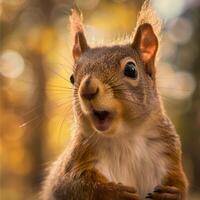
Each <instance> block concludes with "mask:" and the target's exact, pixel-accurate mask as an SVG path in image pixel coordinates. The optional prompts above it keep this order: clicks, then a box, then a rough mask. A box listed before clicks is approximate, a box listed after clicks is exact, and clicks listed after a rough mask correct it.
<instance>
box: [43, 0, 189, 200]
mask: <svg viewBox="0 0 200 200" xmlns="http://www.w3.org/2000/svg"><path fill="white" fill-rule="evenodd" d="M145 9H146V10H148V9H149V7H148V2H147V3H146V4H145V5H144V6H143V8H142V14H140V17H139V21H138V27H137V32H136V34H135V39H134V41H133V42H132V43H129V44H124V45H116V46H111V47H108V46H104V47H96V48H90V47H89V46H88V45H87V41H86V39H85V36H84V32H83V28H82V22H81V18H80V17H79V15H78V12H77V11H74V12H73V14H72V17H71V22H72V28H73V30H74V31H75V44H74V49H73V55H74V60H75V65H74V71H73V76H74V79H75V84H74V101H75V103H74V106H75V117H76V133H75V135H74V137H73V141H72V145H71V149H70V150H66V151H65V152H64V153H63V154H62V155H61V156H60V158H59V159H58V161H56V162H55V164H54V165H53V166H52V169H51V170H50V174H49V176H48V177H47V179H46V182H45V183H44V189H43V192H42V199H43V200H86V199H87V200H131V199H132V200H139V199H143V198H144V195H147V197H148V198H150V199H154V200H161V199H164V200H186V199H187V187H188V186H187V180H186V177H185V175H184V172H183V168H182V160H181V145H180V139H179V137H178V135H177V134H176V131H175V129H174V127H173V125H172V123H171V122H170V120H169V119H168V117H167V116H166V115H165V112H164V109H163V108H162V107H163V106H162V102H161V100H160V97H159V95H158V92H157V87H156V79H155V73H156V71H155V64H154V61H155V56H156V52H157V49H158V40H157V37H156V34H154V31H153V28H152V27H153V26H152V24H150V23H147V22H146V20H144V19H145V17H144V12H145ZM149 12H150V11H148V12H147V13H149ZM144 22H145V23H144ZM146 31H147V32H146ZM144 33H147V34H146V35H145V34H144ZM141 38H143V39H141ZM85 47H87V48H85ZM143 53H145V56H146V53H147V54H148V56H147V58H148V59H146V57H145V56H144V55H143ZM126 58H128V59H132V60H133V61H134V62H135V63H136V67H137V71H138V74H139V77H138V78H137V80H131V79H129V78H127V77H125V76H124V75H123V70H124V67H125V66H124V65H125V64H126V63H125V64H124V62H125V61H124V60H126ZM122 61H123V62H122ZM88 75H89V76H91V78H92V79H93V82H94V81H95V80H96V82H95V87H98V89H99V93H98V96H97V97H96V98H95V99H92V101H87V100H85V99H83V98H82V97H81V95H80V94H81V92H83V91H84V89H85V88H84V84H82V83H83V80H84V79H85V77H87V76H88ZM93 86H94V85H93ZM91 88H92V87H91ZM93 90H94V87H93ZM91 102H92V105H93V106H94V107H95V109H100V110H101V109H110V110H111V111H112V112H113V113H114V114H115V115H114V116H115V117H114V119H113V121H112V123H111V125H110V128H109V129H108V130H106V131H104V132H101V131H98V130H97V129H96V128H95V124H94V123H93V121H92V119H91V117H90V110H89V109H90V106H91ZM151 133H153V134H151ZM135 137H136V138H138V137H139V138H140V139H141V138H142V141H143V142H144V144H145V148H148V149H149V150H148V149H147V152H148V151H151V149H156V150H157V149H158V152H156V156H157V155H159V157H158V158H157V157H155V158H154V153H152V154H150V155H152V158H150V159H153V162H155V163H156V159H159V158H160V159H162V160H163V162H164V163H166V164H165V165H164V166H165V167H164V168H165V169H164V170H165V171H166V173H165V175H164V176H163V177H162V179H161V180H159V183H160V184H161V185H159V186H157V185H155V186H154V187H155V191H153V189H152V191H150V193H149V194H142V192H141V191H143V188H140V187H141V186H140V185H141V184H142V185H143V186H144V187H145V184H146V183H145V181H144V182H142V183H141V181H140V180H138V178H137V180H136V183H138V185H137V184H136V185H124V184H119V183H118V182H113V181H110V180H109V178H108V177H106V175H104V174H103V173H104V172H103V171H99V170H98V169H97V166H98V164H99V162H100V159H101V156H102V155H104V154H103V152H104V153H106V156H109V155H108V154H110V155H113V156H116V160H117V159H118V158H119V162H121V163H120V166H126V165H123V164H124V163H122V160H124V159H125V160H126V158H124V154H123V153H122V152H120V151H119V154H120V155H118V153H117V154H116V152H113V151H112V144H115V145H116V144H119V147H120V146H121V147H120V148H122V150H125V152H126V151H127V152H130V153H131V151H132V150H131V149H128V148H127V149H126V146H125V147H124V146H123V145H124V144H129V139H128V138H130V141H132V140H134V139H133V138H135ZM126 138H127V140H126ZM116 141H117V142H116ZM123 141H125V143H123ZM136 141H137V140H136ZM139 141H140V140H139ZM131 145H132V144H131ZM137 145H138V147H140V144H137ZM130 147H131V146H130ZM142 147H143V146H142ZM109 149H110V150H109ZM133 149H134V147H133ZM139 150H140V152H143V151H142V149H139ZM140 152H139V153H140ZM136 153H138V152H137V151H136ZM133 155H134V154H133ZM126 156H127V158H128V155H126ZM113 159H114V161H115V158H113ZM120 159H121V160H120ZM133 159H134V158H133ZM135 159H136V158H135ZM137 159H138V158H137ZM139 159H142V158H140V157H139ZM139 161H140V160H139ZM139 161H138V162H139ZM136 162H137V161H136ZM149 162H151V160H150V161H149ZM136 164H137V163H136ZM139 166H140V168H142V167H143V166H142V165H139ZM105 167H106V166H105ZM113 167H114V168H113V169H115V166H113ZM118 170H122V171H123V170H125V171H126V170H127V171H128V169H118V168H116V171H118ZM131 170H132V168H131ZM139 170H140V171H142V170H141V169H139ZM147 170H148V169H147ZM113 173H114V172H113ZM116 173H117V172H116ZM152 173H153V172H152ZM155 173H160V172H157V171H155ZM138 177H139V175H138ZM135 178H136V177H135ZM122 180H123V179H122ZM139 183H140V185H139Z"/></svg>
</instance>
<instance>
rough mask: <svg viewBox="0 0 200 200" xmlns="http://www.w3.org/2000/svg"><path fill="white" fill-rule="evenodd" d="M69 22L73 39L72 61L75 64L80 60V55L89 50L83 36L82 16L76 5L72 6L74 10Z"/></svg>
mask: <svg viewBox="0 0 200 200" xmlns="http://www.w3.org/2000/svg"><path fill="white" fill-rule="evenodd" d="M69 20H70V24H71V32H72V36H73V37H74V46H73V50H72V54H73V57H74V61H75V62H76V61H77V60H78V59H79V58H80V56H81V54H82V53H83V52H84V51H86V50H87V49H88V48H89V46H88V44H87V40H86V38H85V35H84V28H83V23H82V21H83V19H82V14H81V12H80V10H79V9H78V7H77V6H76V5H74V8H73V9H72V14H71V16H70V18H69Z"/></svg>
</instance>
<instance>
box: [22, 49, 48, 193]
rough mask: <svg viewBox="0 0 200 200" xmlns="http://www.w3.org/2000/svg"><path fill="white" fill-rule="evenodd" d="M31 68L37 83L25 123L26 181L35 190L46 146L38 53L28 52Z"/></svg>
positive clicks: (44, 81)
mask: <svg viewBox="0 0 200 200" xmlns="http://www.w3.org/2000/svg"><path fill="white" fill-rule="evenodd" d="M29 60H30V61H31V63H32V66H33V67H32V70H33V80H34V82H35V83H36V84H37V86H35V92H34V93H33V95H34V96H33V105H31V106H32V107H33V108H34V109H35V110H34V113H32V115H29V119H27V121H29V120H33V121H31V123H29V124H28V125H27V130H26V132H27V141H26V149H27V150H28V155H29V157H30V158H31V161H30V162H31V170H30V172H29V174H28V177H27V179H28V182H30V186H31V187H32V188H33V189H34V191H37V190H38V189H39V186H40V183H41V177H42V173H41V172H42V170H43V163H44V160H45V159H44V152H45V147H46V142H45V141H46V139H45V138H46V136H45V132H46V131H45V128H46V119H45V102H46V94H45V85H46V77H45V69H44V68H45V66H44V65H43V58H42V56H41V55H40V54H33V53H30V59H29Z"/></svg>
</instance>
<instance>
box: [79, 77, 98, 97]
mask: <svg viewBox="0 0 200 200" xmlns="http://www.w3.org/2000/svg"><path fill="white" fill-rule="evenodd" d="M98 93H99V85H98V81H97V80H96V79H94V78H92V77H91V76H87V77H86V78H85V79H83V80H82V83H81V86H80V96H81V97H82V98H83V99H85V100H89V101H90V100H92V99H94V98H95V97H96V96H97V95H98Z"/></svg>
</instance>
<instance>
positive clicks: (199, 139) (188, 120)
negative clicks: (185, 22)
mask: <svg viewBox="0 0 200 200" xmlns="http://www.w3.org/2000/svg"><path fill="white" fill-rule="evenodd" d="M187 14H188V16H189V18H190V19H191V21H192V22H193V25H194V34H193V38H192V42H191V44H190V45H192V48H191V47H189V48H188V49H192V50H195V51H194V53H195V54H194V55H195V56H194V59H193V63H192V66H193V67H192V69H191V72H192V74H193V76H194V77H195V80H196V87H197V88H196V90H195V92H194V94H193V97H192V100H191V101H192V105H191V109H190V110H189V112H187V113H186V115H185V116H184V119H183V128H184V131H185V136H186V138H185V154H188V155H187V156H188V158H189V159H190V160H191V161H192V166H191V169H190V170H191V173H192V174H191V175H192V179H193V180H191V181H192V183H191V184H190V189H191V190H192V191H195V192H199V191H200V155H199V152H200V136H199V133H200V107H199V101H200V80H199V77H200V58H199V55H200V49H199V45H200V34H199V33H200V23H199V21H200V7H197V8H193V9H192V10H190V12H189V13H187ZM186 48H187V47H186Z"/></svg>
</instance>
